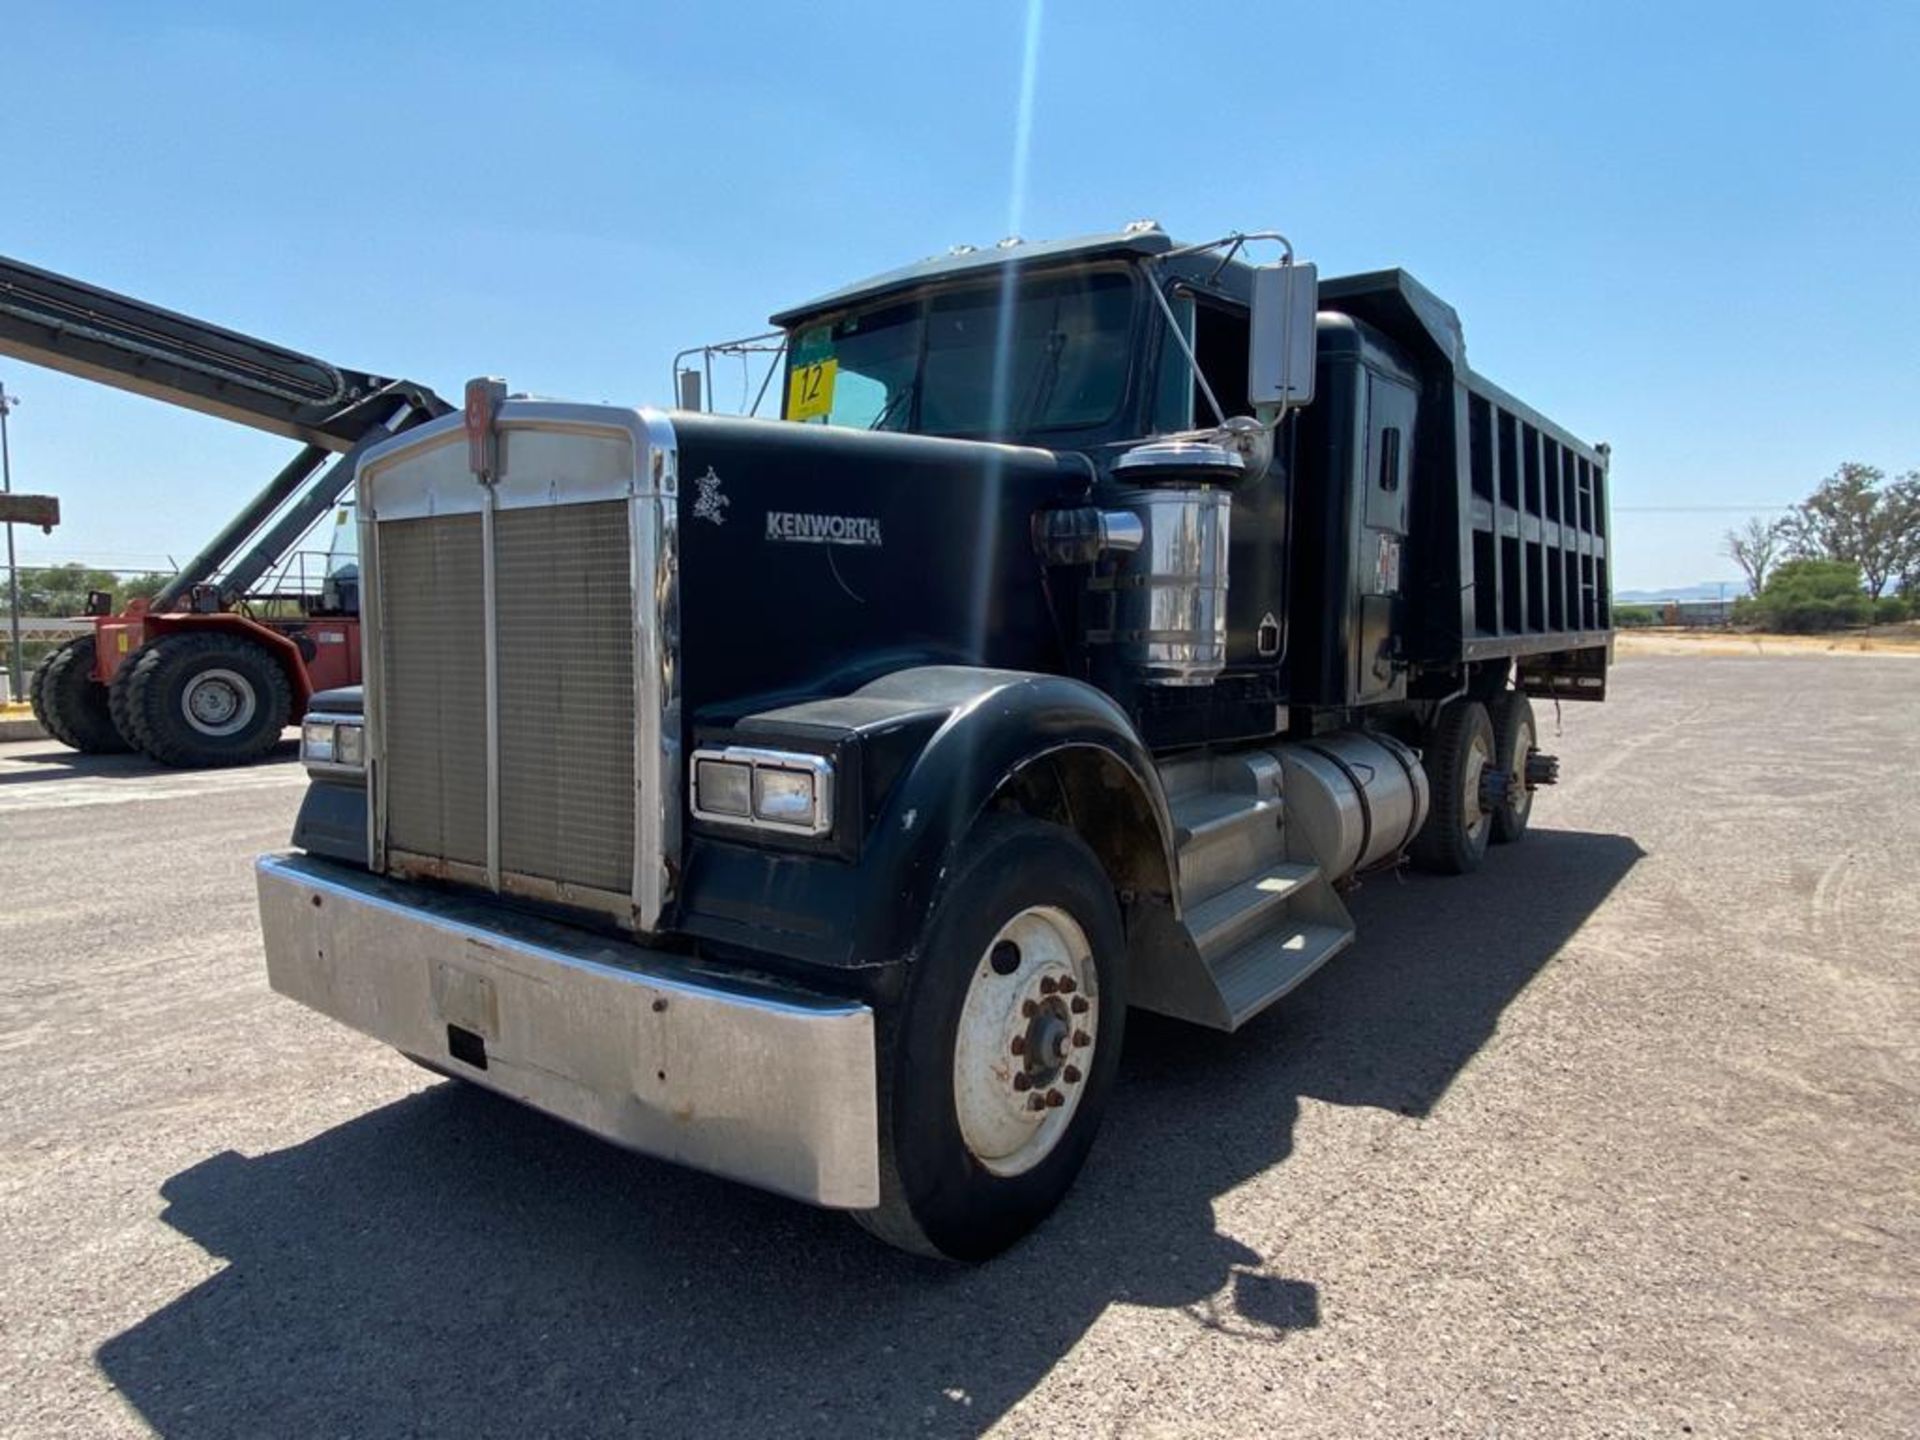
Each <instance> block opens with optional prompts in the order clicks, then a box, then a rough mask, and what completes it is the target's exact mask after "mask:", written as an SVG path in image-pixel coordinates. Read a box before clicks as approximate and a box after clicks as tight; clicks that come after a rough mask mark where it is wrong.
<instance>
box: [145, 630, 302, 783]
mask: <svg viewBox="0 0 1920 1440" xmlns="http://www.w3.org/2000/svg"><path fill="white" fill-rule="evenodd" d="M126 668H127V669H128V670H130V671H131V672H132V673H131V674H130V675H129V676H128V677H127V686H126V704H125V710H126V715H127V724H128V728H129V729H130V730H131V731H132V732H133V734H134V736H135V738H136V739H137V740H138V742H139V745H140V748H141V749H142V750H144V751H146V753H147V754H148V755H150V756H152V757H153V758H154V759H155V760H158V761H159V762H160V763H161V764H163V765H178V766H186V767H193V766H213V765H244V764H245V763H247V762H248V761H249V760H258V759H260V757H261V756H263V755H265V754H267V752H269V751H270V750H272V749H273V747H274V746H276V745H278V744H279V743H280V732H281V731H282V730H284V729H286V727H287V725H288V724H289V723H290V721H291V719H292V712H293V686H292V685H290V684H289V683H288V682H287V674H286V672H285V671H284V670H282V669H281V668H280V662H279V660H277V659H276V658H275V657H274V656H273V655H271V654H269V653H268V651H267V650H266V649H265V647H263V646H260V645H256V644H254V643H253V641H251V640H247V639H243V638H241V637H239V636H235V635H225V634H218V633H211V632H203V633H199V634H193V633H187V634H179V635H167V636H164V637H162V638H161V639H159V640H156V641H154V642H153V643H152V644H151V645H148V646H146V647H144V648H143V649H142V650H141V652H140V653H139V655H137V656H136V657H134V660H133V661H132V663H131V664H130V665H128V666H127V667H126Z"/></svg>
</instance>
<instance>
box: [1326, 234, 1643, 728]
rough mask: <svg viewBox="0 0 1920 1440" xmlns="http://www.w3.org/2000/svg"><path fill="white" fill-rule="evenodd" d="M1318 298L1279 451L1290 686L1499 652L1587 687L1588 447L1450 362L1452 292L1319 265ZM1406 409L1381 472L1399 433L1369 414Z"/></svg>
mask: <svg viewBox="0 0 1920 1440" xmlns="http://www.w3.org/2000/svg"><path fill="white" fill-rule="evenodd" d="M1320 305H1321V322H1320V343H1319V349H1320V377H1321V383H1320V388H1319V393H1318V394H1317V396H1316V398H1315V400H1314V403H1313V405H1311V406H1310V407H1308V408H1307V409H1306V410H1305V411H1304V412H1302V413H1301V414H1300V416H1299V417H1298V420H1297V423H1298V425H1299V427H1300V429H1299V433H1298V435H1297V436H1296V448H1295V450H1294V459H1295V463H1294V485H1293V497H1294V506H1295V513H1294V518H1293V524H1294V543H1293V546H1292V552H1293V558H1294V562H1295V568H1294V576H1293V584H1292V586H1291V601H1292V603H1291V606H1290V608H1291V610H1292V617H1293V623H1292V624H1291V626H1290V659H1291V663H1290V665H1289V666H1288V669H1289V671H1290V676H1289V680H1290V684H1289V687H1288V688H1289V692H1290V694H1289V699H1290V700H1292V701H1293V702H1294V703H1296V704H1299V703H1306V704H1326V705H1351V704H1366V703H1370V702H1373V701H1379V700H1386V699H1392V698H1399V694H1400V693H1409V694H1414V695H1418V694H1420V693H1422V691H1423V690H1425V689H1431V688H1433V687H1432V685H1431V684H1426V685H1423V683H1422V676H1423V672H1428V673H1430V675H1431V677H1432V678H1433V679H1435V680H1438V679H1440V678H1441V677H1445V678H1447V679H1451V677H1452V676H1453V675H1454V674H1456V673H1457V672H1458V670H1459V668H1460V667H1461V666H1463V665H1465V664H1469V663H1473V662H1482V661H1496V662H1497V661H1501V660H1505V659H1509V658H1511V659H1514V660H1517V661H1518V663H1519V673H1520V677H1521V683H1522V685H1523V687H1524V688H1527V689H1529V690H1531V691H1533V692H1535V693H1541V694H1559V695H1564V696H1566V697H1567V698H1581V699H1598V698H1601V696H1602V695H1603V694H1604V689H1605V683H1604V682H1605V673H1606V659H1607V651H1608V647H1609V644H1610V639H1609V633H1610V630H1611V626H1612V616H1611V613H1610V610H1611V606H1610V602H1609V594H1610V590H1609V577H1608V571H1607V461H1608V455H1607V451H1606V448H1605V447H1604V446H1595V445H1590V444H1588V443H1586V442H1584V441H1582V440H1580V439H1578V438H1576V437H1575V436H1574V435H1572V434H1570V433H1569V432H1568V431H1566V430H1565V429H1563V428H1562V427H1560V426H1558V425H1556V424H1554V423H1553V422H1552V421H1550V420H1548V419H1547V418H1546V417H1545V416H1543V415H1541V414H1540V413H1539V412H1537V411H1535V410H1533V409H1532V408H1530V407H1529V406H1527V405H1525V404H1523V403H1522V402H1520V401H1519V400H1517V399H1515V398H1514V397H1513V396H1511V395H1509V394H1508V393H1507V392H1506V391H1504V390H1502V389H1500V388H1499V387H1498V386H1496V385H1493V384H1492V383H1490V382H1489V381H1487V380H1485V379H1483V378H1482V377H1481V376H1479V375H1476V374H1475V373H1474V372H1473V371H1472V370H1471V369H1469V368H1468V367H1467V365H1466V363H1465V352H1464V344H1463V342H1462V339H1461V330H1460V323H1459V320H1458V318H1457V317H1456V316H1455V314H1454V312H1453V310H1452V308H1451V307H1449V306H1447V305H1446V304H1444V303H1443V302H1442V301H1440V300H1439V299H1438V298H1437V297H1435V296H1434V295H1433V294H1432V293H1431V292H1430V291H1428V290H1427V289H1426V288H1425V287H1423V286H1422V285H1420V284H1419V282H1418V281H1416V280H1414V279H1413V278H1412V277H1411V276H1409V275H1407V274H1406V273H1405V272H1404V271H1399V270H1387V271H1379V272H1375V273H1372V274H1366V275H1356V276H1348V277H1342V278H1339V279H1331V280H1327V281H1325V282H1323V283H1322V285H1321V288H1320ZM1407 391H1411V392H1412V395H1411V396H1409V395H1408V394H1407V393H1406V392H1407ZM1414 397H1417V406H1413V407H1409V406H1406V405H1405V403H1404V402H1405V400H1407V399H1409V398H1414ZM1396 407H1398V408H1396ZM1414 410H1417V421H1414V422H1413V426H1412V428H1413V435H1412V438H1411V446H1410V449H1411V455H1410V457H1406V458H1400V459H1399V463H1400V469H1401V472H1402V473H1401V475H1399V476H1396V475H1394V474H1392V473H1391V472H1392V470H1393V466H1394V462H1395V460H1396V458H1399V457H1397V456H1396V455H1394V454H1392V453H1389V452H1391V451H1394V450H1397V449H1399V448H1401V447H1405V446H1406V445H1407V440H1406V437H1404V436H1401V437H1399V438H1398V439H1397V440H1396V439H1393V438H1391V437H1389V435H1388V432H1389V431H1390V430H1392V429H1394V428H1395V424H1396V422H1397V421H1398V420H1399V419H1400V418H1402V416H1404V417H1405V418H1406V419H1408V420H1410V421H1411V420H1413V413H1412V412H1413V411H1414ZM1401 532H1403V533H1401ZM1382 536H1384V537H1387V538H1388V539H1390V540H1392V541H1395V542H1397V544H1394V545H1389V546H1388V553H1387V555H1386V556H1385V557H1384V559H1383V557H1382V554H1381V546H1380V544H1379V539H1380V538H1381V537H1382ZM1396 550H1397V554H1396V553H1394V552H1395V551H1396ZM1396 568H1397V569H1398V572H1399V573H1398V577H1397V578H1398V582H1399V583H1398V592H1399V593H1398V595H1397V596H1395V595H1393V594H1392V591H1393V589H1394V586H1393V585H1392V584H1391V580H1392V579H1393V578H1394V577H1393V576H1392V575H1391V572H1392V571H1393V570H1394V569H1396ZM1383 571H1384V572H1388V573H1386V574H1384V575H1383V573H1382V572H1383ZM1396 675H1397V676H1403V677H1405V678H1406V680H1407V682H1408V684H1409V685H1410V687H1411V688H1410V690H1408V691H1406V692H1401V690H1400V686H1399V685H1398V684H1397V683H1395V680H1394V678H1393V677H1395V676H1396Z"/></svg>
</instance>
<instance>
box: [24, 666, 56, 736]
mask: <svg viewBox="0 0 1920 1440" xmlns="http://www.w3.org/2000/svg"><path fill="white" fill-rule="evenodd" d="M52 663H53V656H51V655H43V656H42V657H41V658H40V663H39V664H38V665H36V666H34V667H33V669H32V670H31V671H29V672H28V673H27V704H28V706H29V707H30V708H31V709H32V711H33V718H34V719H35V720H36V721H37V722H39V725H40V728H41V729H42V730H44V731H46V732H47V733H48V734H49V735H53V724H52V722H51V721H50V720H48V719H47V701H46V695H45V690H46V679H47V670H48V668H49V667H50V666H51V665H52ZM53 738H54V739H56V740H58V739H59V738H60V737H59V736H58V735H54V736H53Z"/></svg>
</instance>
